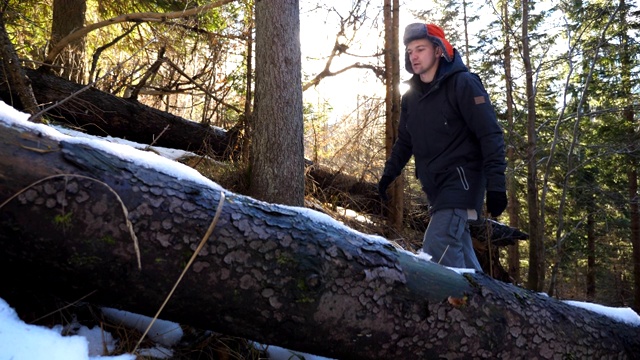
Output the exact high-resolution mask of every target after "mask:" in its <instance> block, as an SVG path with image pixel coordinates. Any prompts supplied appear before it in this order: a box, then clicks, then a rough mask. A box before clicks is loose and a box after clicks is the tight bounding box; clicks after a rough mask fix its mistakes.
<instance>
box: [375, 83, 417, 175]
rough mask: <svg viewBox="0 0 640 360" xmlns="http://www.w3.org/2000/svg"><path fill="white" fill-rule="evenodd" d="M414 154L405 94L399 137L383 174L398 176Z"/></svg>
mask: <svg viewBox="0 0 640 360" xmlns="http://www.w3.org/2000/svg"><path fill="white" fill-rule="evenodd" d="M412 154H413V149H412V145H411V134H409V131H407V99H406V97H404V96H403V97H402V109H401V112H400V123H399V124H398V138H397V139H396V141H395V143H394V144H393V148H392V149H391V156H389V159H387V162H386V163H385V165H384V172H383V173H382V175H386V176H391V177H392V178H394V179H395V178H396V177H398V175H400V173H402V169H403V168H404V166H405V165H406V164H407V162H408V161H409V159H410V158H411V155H412Z"/></svg>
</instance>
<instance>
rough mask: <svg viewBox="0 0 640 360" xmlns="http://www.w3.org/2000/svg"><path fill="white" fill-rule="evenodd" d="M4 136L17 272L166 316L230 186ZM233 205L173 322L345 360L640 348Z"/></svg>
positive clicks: (39, 137) (151, 163)
mask: <svg viewBox="0 0 640 360" xmlns="http://www.w3.org/2000/svg"><path fill="white" fill-rule="evenodd" d="M29 125H30V124H29ZM0 126H1V129H0V201H2V202H3V203H0V204H2V207H1V208H0V246H1V247H2V249H3V251H2V252H0V264H1V265H0V267H1V269H2V271H4V272H5V273H9V271H10V272H11V273H22V274H33V273H34V271H35V275H32V276H26V278H25V279H24V281H25V282H26V283H29V284H31V285H32V286H39V287H42V289H43V291H45V290H44V289H46V291H55V292H57V293H58V294H60V295H61V296H65V297H67V298H69V299H74V298H77V297H78V296H81V295H86V294H88V293H91V292H93V291H95V293H93V294H92V295H91V296H90V297H89V298H87V300H88V301H91V302H93V303H96V304H100V305H104V306H109V307H115V308H119V309H123V310H129V311H133V312H137V313H140V314H145V315H151V316H152V315H154V314H155V312H156V311H157V309H158V308H159V306H160V304H161V303H162V302H163V300H164V298H165V296H166V295H167V293H168V292H169V290H170V289H171V288H172V286H173V283H174V281H175V280H176V279H177V278H178V275H179V274H180V273H181V271H182V269H183V267H184V265H185V264H186V263H187V260H188V259H189V258H190V257H191V255H192V253H193V251H194V249H196V246H197V245H198V243H199V241H200V239H201V238H202V237H203V234H204V233H205V232H206V230H207V228H208V227H209V226H210V224H211V222H212V218H213V217H214V212H215V209H216V207H217V206H218V203H219V202H220V201H221V193H222V191H224V190H223V189H220V188H218V187H217V186H216V185H215V184H213V183H209V182H208V181H206V179H204V178H201V177H199V176H197V174H193V175H192V174H190V173H189V172H188V171H187V170H190V171H193V170H192V169H190V168H187V167H186V166H183V168H181V169H183V170H180V171H177V172H176V171H175V170H172V169H174V168H172V167H169V165H168V160H166V159H161V158H160V157H156V156H155V155H149V156H151V157H148V156H146V155H145V156H146V157H144V159H145V160H144V162H140V161H139V160H136V159H138V158H143V155H144V154H148V153H143V152H138V151H134V150H126V149H121V150H120V151H118V152H117V153H118V154H120V155H114V154H113V153H111V151H108V150H107V151H105V150H104V149H101V148H99V147H96V146H93V145H92V144H85V143H83V142H82V140H73V139H67V140H60V141H57V140H55V139H52V138H50V137H49V136H48V135H47V133H46V130H44V129H45V128H44V127H42V128H40V129H41V130H40V131H34V130H28V129H19V128H17V127H15V126H6V125H4V124H2V123H1V122H0ZM30 126H32V125H30ZM121 154H127V155H121ZM141 154H143V155H141ZM123 156H126V157H123ZM156 159H158V160H156ZM175 165H176V166H181V165H179V164H175ZM16 194H18V195H17V196H14V195H16ZM116 194H117V195H118V196H116ZM223 204H224V205H223V208H222V212H221V217H220V219H219V222H218V223H217V224H216V226H215V228H214V231H213V235H212V236H211V239H209V241H208V243H207V244H206V246H204V248H203V249H202V251H201V252H200V254H199V255H198V257H197V259H196V261H195V263H194V264H193V266H192V267H191V268H190V269H189V271H188V272H187V274H186V276H185V277H184V279H183V280H182V283H181V284H180V285H179V286H178V288H177V290H176V292H175V294H174V296H173V297H172V298H171V300H170V301H169V303H168V305H167V307H166V308H165V309H164V311H163V313H162V315H161V317H162V318H165V319H167V320H173V321H176V322H179V323H183V324H190V325H194V326H197V327H200V328H204V329H212V330H216V331H219V332H222V333H226V334H229V335H236V336H241V337H245V338H248V339H253V340H257V341H260V342H263V343H267V344H274V345H280V346H284V347H286V348H289V349H294V350H301V351H306V352H310V353H315V354H318V355H324V356H329V357H334V358H341V359H392V358H396V359H409V358H437V357H446V358H470V357H478V358H487V357H489V358H542V359H551V358H562V357H573V358H604V357H608V358H623V359H624V358H629V359H630V358H633V357H634V356H636V355H637V354H638V353H640V327H634V326H631V325H628V324H625V323H620V322H616V321H614V320H612V319H610V318H608V317H605V316H603V315H598V314H596V313H592V312H590V311H587V310H583V309H580V308H576V307H572V306H570V305H567V304H565V303H563V302H560V301H557V300H554V299H552V298H548V297H546V296H543V295H539V294H537V293H534V292H530V291H527V290H523V289H521V288H518V287H515V286H513V285H510V284H506V283H502V282H499V281H495V280H493V279H491V278H489V277H488V276H485V275H483V274H466V275H464V276H463V275H460V274H458V273H456V272H453V271H451V270H449V269H446V268H444V267H441V266H439V265H437V264H434V263H432V262H427V261H424V260H422V259H418V258H416V257H415V256H413V255H412V254H410V253H408V252H405V251H401V250H398V249H396V248H395V247H393V246H391V245H390V244H389V243H387V242H386V241H384V240H381V239H377V238H374V237H371V236H367V235H364V234H362V233H358V232H354V231H352V230H350V229H348V228H346V227H343V226H340V225H339V224H338V223H335V222H332V221H330V220H329V219H328V218H326V217H323V216H321V215H320V214H319V213H316V212H312V211H309V210H305V209H299V208H291V207H283V206H277V205H271V204H267V203H263V202H258V201H255V200H253V199H251V198H248V197H243V196H239V195H235V194H233V193H228V194H227V196H226V200H224V203H223ZM122 206H124V207H125V208H126V209H128V215H125V214H123V210H122ZM125 218H128V219H129V220H130V222H131V224H132V229H133V230H134V231H135V234H136V235H137V239H138V243H137V245H135V242H134V241H133V240H132V237H131V235H130V233H129V231H128V226H127V223H126V222H125ZM136 249H139V250H136ZM137 252H139V254H140V257H141V264H142V267H141V269H139V268H138V264H137V261H136V257H137V255H136V253H137ZM28 270H31V271H28ZM23 276H25V275H23ZM3 285H4V286H6V285H5V284H3ZM3 285H0V287H2V286H3ZM0 290H1V291H3V292H4V290H2V289H0ZM96 290H97V291H96Z"/></svg>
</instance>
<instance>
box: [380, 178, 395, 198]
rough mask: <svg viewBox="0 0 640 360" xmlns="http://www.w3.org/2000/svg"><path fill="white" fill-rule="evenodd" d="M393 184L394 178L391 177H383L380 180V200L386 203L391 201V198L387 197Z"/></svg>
mask: <svg viewBox="0 0 640 360" xmlns="http://www.w3.org/2000/svg"><path fill="white" fill-rule="evenodd" d="M392 182H393V178H392V177H391V176H389V175H382V177H381V178H380V182H379V183H378V194H379V195H380V199H381V200H382V201H384V202H387V201H389V197H388V196H387V188H388V187H389V185H390V184H391V183H392Z"/></svg>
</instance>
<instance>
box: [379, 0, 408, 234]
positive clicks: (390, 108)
mask: <svg viewBox="0 0 640 360" xmlns="http://www.w3.org/2000/svg"><path fill="white" fill-rule="evenodd" d="M399 16H400V12H399V4H398V0H385V1H384V34H385V35H384V43H385V52H384V63H385V85H386V96H385V105H386V111H385V115H386V121H385V155H386V157H385V158H386V159H388V158H389V156H391V149H392V147H393V143H394V142H395V140H396V138H397V137H398V123H399V122H400V93H399V88H398V85H399V84H400V58H399V56H398V49H399V43H398V33H399V26H400V19H399ZM389 192H390V194H391V201H390V202H389V212H388V214H387V219H388V220H389V225H390V226H391V227H392V228H393V229H394V230H395V231H396V233H400V232H401V231H402V219H403V217H404V214H403V209H404V177H403V176H402V175H400V176H398V178H397V179H396V181H394V182H393V184H391V186H390V188H389Z"/></svg>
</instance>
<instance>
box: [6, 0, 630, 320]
mask: <svg viewBox="0 0 640 360" xmlns="http://www.w3.org/2000/svg"><path fill="white" fill-rule="evenodd" d="M418 3H419V4H418ZM389 4H391V2H390V1H384V2H383V1H373V0H352V1H333V2H322V3H320V2H318V3H317V2H315V1H312V0H310V1H306V0H305V1H300V7H301V8H300V39H301V51H302V89H303V91H304V92H303V100H304V112H303V114H304V115H303V118H304V151H305V157H306V159H308V160H309V161H311V162H313V163H315V164H319V165H322V166H326V167H329V168H332V169H334V170H336V171H340V172H342V173H345V174H349V175H351V176H354V177H355V178H358V179H362V180H363V181H367V182H371V183H376V182H377V180H378V178H379V176H380V174H381V171H382V167H383V164H384V160H385V148H386V147H387V148H388V146H389V140H390V136H389V133H390V131H389V122H390V121H392V120H391V119H390V118H389V113H388V96H387V94H388V92H389V90H388V89H389V87H388V86H387V87H385V85H389V84H390V80H389V78H388V77H387V75H388V73H389V70H388V68H387V67H386V65H387V64H386V63H385V53H387V55H388V54H389V53H390V52H394V53H395V56H397V57H398V58H399V63H400V75H401V76H400V78H399V79H396V80H393V81H392V83H391V84H392V86H391V88H399V89H402V87H401V82H400V80H406V79H407V73H406V72H404V69H403V65H404V55H403V53H402V51H403V49H402V48H401V47H395V48H393V47H389V46H387V47H385V33H384V31H385V26H384V24H383V22H384V18H385V17H384V14H383V12H384V6H385V5H387V6H391V5H389ZM394 4H395V2H394ZM199 5H202V4H200V3H195V2H191V1H137V2H127V1H112V2H98V1H92V0H55V1H54V0H50V1H44V2H42V1H29V0H27V1H20V2H17V1H5V2H4V4H3V13H2V18H3V22H4V24H5V26H6V30H7V33H8V35H9V38H10V40H11V43H12V44H13V46H14V47H15V49H16V51H17V53H18V56H19V58H20V60H21V63H22V65H23V66H25V67H30V68H37V67H39V66H40V65H42V63H43V61H46V60H47V59H49V57H50V56H51V53H52V51H51V50H52V46H53V45H54V44H56V43H57V42H58V41H59V40H61V39H63V38H64V37H65V36H66V35H68V34H69V33H71V32H72V31H73V30H74V29H78V28H80V27H82V26H83V25H88V24H96V23H100V22H101V21H104V20H107V19H114V18H118V17H122V16H124V15H126V14H134V13H138V14H140V13H143V14H144V13H167V12H175V11H185V10H188V9H193V8H196V7H197V6H199ZM418 6H420V7H418ZM394 8H395V9H399V12H397V14H399V21H397V22H396V25H395V27H396V32H397V33H398V34H400V36H401V33H402V29H403V28H404V25H405V24H407V23H409V22H413V21H428V22H433V23H436V24H439V25H441V26H442V27H443V28H445V31H446V33H447V37H448V39H449V40H450V42H451V43H452V44H454V47H456V48H457V50H458V51H459V52H460V53H461V55H462V58H463V59H464V61H465V62H466V63H467V64H468V66H469V68H470V69H471V70H472V71H474V72H476V73H478V74H480V76H481V77H482V79H483V82H484V85H485V87H486V88H487V90H488V92H489V94H490V96H491V99H492V102H493V104H494V107H495V109H496V113H497V115H498V119H499V121H500V123H501V124H502V126H503V128H504V129H505V140H506V143H507V151H508V152H507V156H508V173H507V177H508V190H509V207H508V211H507V213H506V214H504V215H503V216H502V217H501V218H500V219H499V220H501V221H504V222H506V223H508V224H509V225H511V226H513V227H516V228H520V229H523V230H524V231H526V232H528V233H529V235H530V239H529V240H528V241H527V242H521V243H520V244H519V245H516V246H512V247H509V248H507V249H503V250H501V251H502V252H503V254H502V256H501V259H502V260H503V261H504V262H505V267H506V268H508V270H509V273H510V275H511V276H512V278H513V279H514V280H515V281H516V282H518V283H521V284H523V286H526V287H528V288H530V289H532V290H537V291H545V292H547V293H548V294H550V295H552V296H557V297H559V298H564V299H579V300H589V301H593V302H597V303H600V304H605V305H609V306H629V305H631V306H632V307H633V308H634V309H635V310H636V311H640V295H639V293H640V285H639V283H640V216H639V212H638V184H637V183H638V180H637V176H638V165H639V162H640V160H639V154H640V151H639V149H638V148H639V144H640V142H639V140H640V139H639V133H640V129H639V122H638V118H639V117H638V107H639V99H638V93H639V91H638V90H639V89H638V70H639V69H640V67H639V65H640V63H639V62H640V58H639V57H638V54H639V53H640V51H639V50H640V49H639V43H638V39H639V35H640V34H639V33H638V31H639V26H640V22H639V20H640V18H639V17H638V14H639V11H638V7H637V4H636V3H635V2H633V1H626V0H619V1H595V0H594V1H540V2H536V1H524V2H522V1H515V2H509V1H490V0H487V1H433V2H428V3H424V2H402V3H397V4H395V7H394ZM253 9H254V4H253V1H251V0H239V1H230V2H228V3H227V4H226V5H224V6H221V7H217V8H214V9H211V10H209V11H206V12H201V13H197V14H195V15H192V16H188V17H183V18H176V19H161V20H157V19H152V20H149V18H145V17H131V20H129V21H122V22H113V23H112V24H110V25H109V26H103V27H98V28H96V29H95V30H93V31H91V32H88V33H87V34H86V35H85V36H84V37H82V38H81V39H77V40H75V41H73V42H72V43H71V44H70V46H67V47H65V48H64V49H63V50H62V51H61V52H60V54H58V55H59V56H57V57H56V58H55V62H54V65H55V66H56V67H55V68H56V69H57V72H58V75H60V76H62V77H65V78H67V79H70V80H72V81H75V82H78V83H81V84H91V85H92V86H93V87H96V88H98V89H100V90H103V91H106V92H109V93H112V94H115V95H117V96H121V97H128V98H131V97H135V98H137V99H138V101H140V102H142V103H144V104H147V105H149V106H153V107H155V108H158V109H161V110H163V111H167V112H170V113H172V114H175V115H177V116H181V117H183V118H186V119H191V120H193V121H196V122H200V123H203V124H207V125H212V126H217V127H220V128H223V129H234V128H238V127H240V128H242V127H243V126H244V124H245V123H246V122H247V119H249V118H250V114H251V113H252V106H253V103H252V101H253V85H252V76H253V71H254V65H253V61H254V58H253V57H254V40H255V38H254V36H255V26H256V24H255V22H254V11H253ZM398 29H399V31H398ZM396 40H397V39H396ZM387 43H388V42H387ZM385 49H386V50H390V51H385ZM98 106H99V105H98ZM391 126H393V122H391ZM287 135H288V134H286V133H285V134H282V136H283V137H286V136H287ZM391 138H392V137H391ZM247 163H248V155H246V156H243V157H240V158H237V159H233V161H232V164H233V167H234V168H237V169H246V167H247ZM412 173H413V170H412V168H411V165H410V166H408V168H407V169H406V171H405V177H404V180H405V181H404V182H403V183H402V184H403V191H404V194H405V196H404V199H403V200H402V201H403V204H402V207H403V208H404V209H405V210H406V211H410V210H411V209H414V208H423V207H424V206H425V205H426V204H427V199H426V198H425V197H424V194H423V193H422V192H421V190H420V187H419V185H418V183H417V182H416V180H415V179H414V177H413V176H412V175H411V174H412ZM373 221H374V223H379V222H380V219H373ZM372 229H374V230H379V231H380V232H382V233H383V234H385V235H386V236H387V237H388V238H390V239H410V240H409V241H410V242H415V243H417V244H418V247H419V243H420V242H421V234H415V233H412V232H411V231H410V229H407V228H404V227H400V228H396V229H392V226H389V227H386V228H382V227H372ZM372 231H373V230H372Z"/></svg>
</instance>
